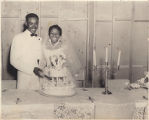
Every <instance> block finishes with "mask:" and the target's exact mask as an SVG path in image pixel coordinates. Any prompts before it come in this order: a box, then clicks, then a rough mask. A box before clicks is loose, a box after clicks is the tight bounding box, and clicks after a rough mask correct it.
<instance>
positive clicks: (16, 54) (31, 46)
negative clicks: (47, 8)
mask: <svg viewBox="0 0 149 120" xmlns="http://www.w3.org/2000/svg"><path fill="white" fill-rule="evenodd" d="M38 23H39V17H38V16H37V15H36V14H34V13H30V14H28V15H26V22H25V25H26V27H27V29H26V30H25V31H24V32H22V33H20V34H18V35H16V36H15V37H14V38H13V41H12V45H11V53H10V63H11V64H12V65H13V66H14V67H15V68H16V69H17V71H18V72H17V80H18V81H17V88H18V89H32V90H38V89H39V88H40V85H39V77H43V72H42V70H41V69H40V67H39V64H40V61H41V59H42V48H41V47H42V45H41V41H42V40H41V38H40V37H38V36H37V34H36V31H37V29H38Z"/></svg>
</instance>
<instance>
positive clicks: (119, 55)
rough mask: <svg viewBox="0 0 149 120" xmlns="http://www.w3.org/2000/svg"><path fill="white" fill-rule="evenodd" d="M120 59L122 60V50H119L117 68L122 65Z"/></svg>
mask: <svg viewBox="0 0 149 120" xmlns="http://www.w3.org/2000/svg"><path fill="white" fill-rule="evenodd" d="M120 59H121V50H119V52H118V60H117V66H119V65H120Z"/></svg>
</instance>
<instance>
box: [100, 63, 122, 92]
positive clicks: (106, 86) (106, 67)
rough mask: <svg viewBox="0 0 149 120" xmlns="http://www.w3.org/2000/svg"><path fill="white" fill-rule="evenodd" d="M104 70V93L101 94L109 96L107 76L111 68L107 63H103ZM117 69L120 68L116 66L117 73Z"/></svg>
mask: <svg viewBox="0 0 149 120" xmlns="http://www.w3.org/2000/svg"><path fill="white" fill-rule="evenodd" d="M104 69H105V91H104V92H102V93H103V94H104V95H110V94H112V92H111V91H109V89H108V80H109V79H108V74H109V72H110V71H111V70H112V68H110V67H109V65H108V62H105V68H104ZM119 69H120V66H117V71H119Z"/></svg>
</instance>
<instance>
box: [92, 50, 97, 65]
mask: <svg viewBox="0 0 149 120" xmlns="http://www.w3.org/2000/svg"><path fill="white" fill-rule="evenodd" d="M93 65H94V66H96V65H97V63H96V50H95V49H94V50H93Z"/></svg>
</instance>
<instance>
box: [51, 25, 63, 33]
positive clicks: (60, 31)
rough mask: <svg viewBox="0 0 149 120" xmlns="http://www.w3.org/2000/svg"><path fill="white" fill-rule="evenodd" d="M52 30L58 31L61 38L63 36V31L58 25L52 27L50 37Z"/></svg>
mask: <svg viewBox="0 0 149 120" xmlns="http://www.w3.org/2000/svg"><path fill="white" fill-rule="evenodd" d="M52 29H57V30H58V31H59V34H60V36H61V35H62V29H61V27H60V26H58V25H52V26H50V27H49V35H50V33H51V31H52Z"/></svg>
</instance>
